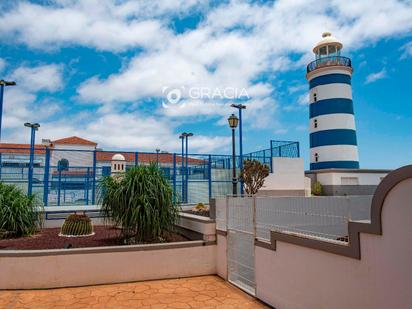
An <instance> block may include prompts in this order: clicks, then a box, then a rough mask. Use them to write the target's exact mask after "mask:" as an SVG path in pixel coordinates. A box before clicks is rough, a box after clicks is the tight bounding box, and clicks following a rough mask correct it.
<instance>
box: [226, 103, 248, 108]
mask: <svg viewBox="0 0 412 309" xmlns="http://www.w3.org/2000/svg"><path fill="white" fill-rule="evenodd" d="M230 106H231V107H234V108H237V109H246V105H243V104H241V103H240V104H234V103H233V104H231V105H230Z"/></svg>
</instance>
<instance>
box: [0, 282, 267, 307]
mask: <svg viewBox="0 0 412 309" xmlns="http://www.w3.org/2000/svg"><path fill="white" fill-rule="evenodd" d="M0 308H71V309H75V308H153V309H155V308H264V306H263V305H262V304H261V303H259V302H258V301H256V300H255V299H254V298H252V297H250V296H249V295H247V294H245V293H243V292H242V291H240V290H239V289H237V288H235V287H233V286H231V285H230V284H228V283H226V282H225V281H224V280H222V279H220V278H219V277H216V276H204V277H195V278H186V279H173V280H157V281H145V282H136V283H121V284H113V285H100V286H89V287H79V288H63V289H52V290H31V291H0Z"/></svg>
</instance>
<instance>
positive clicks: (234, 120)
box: [228, 114, 239, 195]
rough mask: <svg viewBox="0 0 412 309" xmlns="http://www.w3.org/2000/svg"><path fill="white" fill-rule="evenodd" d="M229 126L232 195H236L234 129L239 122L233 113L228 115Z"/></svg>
mask: <svg viewBox="0 0 412 309" xmlns="http://www.w3.org/2000/svg"><path fill="white" fill-rule="evenodd" d="M228 122H229V127H230V128H231V129H232V161H233V164H232V171H233V174H232V185H233V192H232V194H233V195H237V177H236V141H235V129H236V127H237V125H238V123H239V118H237V117H236V116H235V114H232V115H230V117H229V118H228Z"/></svg>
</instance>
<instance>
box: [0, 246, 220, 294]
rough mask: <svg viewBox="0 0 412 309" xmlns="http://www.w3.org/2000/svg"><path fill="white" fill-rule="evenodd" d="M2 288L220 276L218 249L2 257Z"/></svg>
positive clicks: (4, 254) (38, 253) (93, 251)
mask: <svg viewBox="0 0 412 309" xmlns="http://www.w3.org/2000/svg"><path fill="white" fill-rule="evenodd" d="M0 274H1V275H0V289H38V288H55V287H67V286H84V285H96V284H109V283H119V282H131V281H142V280H154V279H167V278H181V277H190V276H200V275H210V274H216V245H214V244H209V245H205V243H204V242H203V241H192V242H182V243H169V244H155V245H140V246H128V247H126V246H125V247H106V248H87V249H70V250H66V251H65V250H38V251H37V250H36V251H34V250H31V251H26V252H21V251H20V252H19V251H1V252H0Z"/></svg>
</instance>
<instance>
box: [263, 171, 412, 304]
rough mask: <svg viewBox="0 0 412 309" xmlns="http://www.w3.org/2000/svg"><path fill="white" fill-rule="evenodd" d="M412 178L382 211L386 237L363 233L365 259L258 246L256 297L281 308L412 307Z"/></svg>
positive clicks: (397, 188)
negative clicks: (274, 249)
mask: <svg viewBox="0 0 412 309" xmlns="http://www.w3.org/2000/svg"><path fill="white" fill-rule="evenodd" d="M411 192H412V179H407V180H404V181H402V182H400V183H399V184H398V185H396V186H395V187H394V188H393V189H392V190H391V191H390V192H389V194H388V195H387V196H386V199H385V202H384V205H383V209H382V231H383V235H382V236H380V235H372V234H363V233H361V235H360V241H361V259H360V260H357V259H353V258H349V257H344V256H340V255H336V254H332V253H328V252H325V251H320V250H315V249H310V248H306V247H302V246H298V245H294V244H290V243H285V242H281V241H277V242H276V251H273V250H269V249H266V248H261V247H256V250H255V259H256V260H255V265H256V295H257V297H258V298H259V299H261V300H263V301H264V302H266V303H268V304H270V305H272V306H274V307H276V308H278V309H282V308H287V309H289V308H305V309H310V308H314V309H319V308H325V309H326V308H334V309H335V308H337V309H339V308H342V309H343V308H345V309H346V308H382V309H384V308H385V309H386V308H397V309H403V308H405V309H406V308H411V304H412V293H411V291H412V267H411V261H412V246H411V244H412V225H411V222H412V221H411V218H412V207H411Z"/></svg>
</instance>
